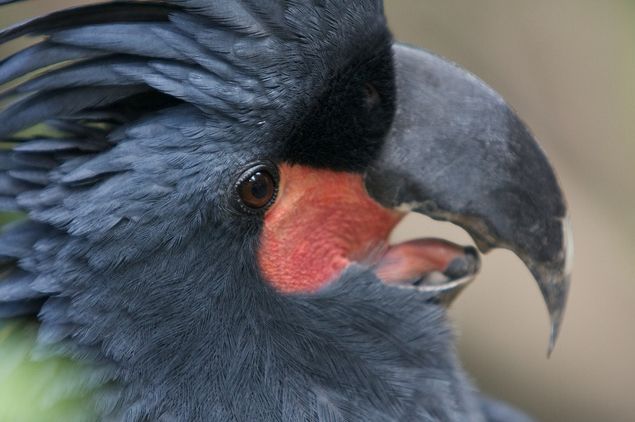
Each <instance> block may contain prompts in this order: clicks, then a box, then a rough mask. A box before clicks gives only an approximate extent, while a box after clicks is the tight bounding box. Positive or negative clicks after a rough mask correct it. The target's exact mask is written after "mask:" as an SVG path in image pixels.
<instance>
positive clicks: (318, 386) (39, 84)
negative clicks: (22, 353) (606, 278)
mask: <svg viewBox="0 0 635 422" xmlns="http://www.w3.org/2000/svg"><path fill="white" fill-rule="evenodd" d="M2 3H12V2H11V1H0V4H2ZM22 36H44V39H43V40H40V41H39V42H38V43H36V44H34V45H33V46H31V47H28V48H26V49H23V50H20V51H19V52H17V53H15V54H14V55H13V56H10V57H8V58H6V59H4V60H3V61H2V62H0V84H7V85H6V87H5V89H4V91H2V92H1V93H0V95H1V96H2V98H3V99H5V100H7V105H6V106H4V107H3V108H2V109H0V137H2V139H3V140H4V141H5V142H9V143H10V145H11V147H12V148H11V149H10V150H3V151H1V153H2V155H1V157H0V158H1V160H0V164H1V165H2V173H1V179H0V190H1V192H0V204H2V207H3V209H5V210H15V211H20V212H25V213H27V218H26V219H24V220H22V221H20V222H18V223H16V224H14V225H12V226H11V227H10V228H8V229H7V230H5V232H4V234H3V235H2V237H1V241H0V243H1V244H0V247H1V248H0V249H1V251H0V252H1V253H0V255H2V258H3V260H2V264H3V266H4V268H5V271H4V273H5V281H4V282H2V283H3V284H0V309H2V310H3V311H0V312H2V313H3V315H4V316H5V317H15V316H23V315H37V318H38V320H39V322H40V329H39V330H40V336H39V339H38V341H39V343H40V344H42V345H44V346H46V347H47V348H48V350H54V353H55V354H62V355H65V356H70V357H72V358H73V359H75V360H78V361H81V362H86V364H87V365H88V364H90V365H91V367H94V368H96V369H94V371H93V372H91V374H93V375H92V377H91V378H90V379H91V380H92V384H90V383H89V384H90V385H92V386H96V385H97V386H100V388H102V389H105V390H107V391H108V393H109V394H106V393H103V394H101V395H100V397H101V399H100V406H101V407H100V409H101V410H102V411H103V412H104V413H114V412H122V413H121V414H123V415H125V417H126V418H129V419H130V420H137V419H135V418H138V419H139V420H144V419H143V418H144V417H145V418H150V419H157V418H159V417H164V418H166V419H165V420H171V419H170V418H175V419H178V420H185V419H187V420H191V419H197V418H202V419H205V415H207V416H209V415H214V417H213V418H212V419H213V420H233V419H232V418H237V419H239V420H278V419H279V418H282V419H284V420H322V419H320V418H323V419H325V420H327V419H328V417H329V416H328V415H338V417H341V418H344V420H351V418H352V419H353V420H357V419H356V418H360V419H359V420H392V419H398V416H396V415H402V416H403V415H405V414H409V413H408V412H413V413H412V415H423V414H424V413H425V412H428V413H426V414H429V415H434V414H437V415H446V416H448V417H449V418H450V419H461V415H464V414H466V412H468V410H469V409H471V408H472V407H473V406H474V405H473V403H472V401H471V400H472V399H471V398H470V397H471V396H470V389H469V388H468V387H465V385H468V383H467V381H465V379H464V376H463V374H462V372H461V371H460V369H458V368H457V364H456V358H455V356H454V353H453V348H452V345H451V334H450V330H449V328H448V327H447V324H446V323H445V317H444V305H447V304H448V303H449V302H450V301H451V300H452V299H453V298H454V296H455V295H456V294H457V292H458V291H460V290H461V289H462V288H463V287H464V286H465V285H466V284H467V283H469V282H470V281H471V280H472V279H473V278H474V277H475V276H476V273H477V272H478V269H479V267H480V259H479V253H478V252H477V249H476V248H474V247H471V246H467V247H464V246H459V245H455V244H453V243H450V242H448V241H445V240H441V239H418V240H413V241H409V242H405V243H402V244H395V245H391V244H390V242H389V241H388V239H389V237H390V235H391V233H392V231H393V230H394V228H395V227H396V226H397V225H398V224H399V222H400V221H401V220H402V219H403V218H404V216H406V215H407V214H408V213H410V212H415V213H421V214H425V215H428V216H430V217H432V218H434V219H438V220H444V221H450V222H452V223H454V224H457V225H459V226H460V227H462V228H464V229H465V230H466V231H467V232H468V233H469V234H470V235H471V236H472V237H473V239H474V240H475V244H476V246H477V247H478V249H480V251H481V252H487V251H489V250H490V249H493V248H506V249H509V250H511V251H513V252H514V253H515V254H516V255H518V256H519V257H520V258H521V259H522V260H523V262H524V263H525V264H526V265H527V266H528V268H529V269H530V270H531V272H532V274H533V275H534V277H535V279H536V281H537V283H538V286H539V287H540V290H541V292H542V295H543V297H544V299H545V301H546V304H547V307H548V310H549V312H550V315H551V318H552V336H551V345H553V342H554V341H555V338H556V336H557V332H558V328H559V325H560V321H561V318H562V312H563V309H564V305H565V300H566V296H567V290H568V285H569V272H570V268H569V267H570V262H571V245H570V243H569V242H570V229H569V226H568V223H567V221H568V220H567V213H566V206H565V202H564V199H563V195H562V193H561V190H560V188H559V186H558V183H557V181H556V177H555V175H554V172H553V170H552V168H551V166H550V165H549V163H548V161H547V159H546V157H545V155H544V153H543V152H542V150H541V149H540V147H539V146H538V144H537V143H536V141H535V140H534V138H533V137H532V135H531V134H530V133H529V131H528V129H527V128H526V127H525V125H524V124H523V123H522V122H521V121H520V120H519V118H518V117H517V116H516V115H515V113H514V112H513V111H512V110H511V109H510V107H509V106H508V105H507V104H506V103H505V102H504V101H503V100H502V99H501V98H500V96H499V95H498V94H496V93H495V92H494V91H492V90H491V89H490V88H489V87H487V86H486V85H485V84H484V83H482V82H481V81H480V80H478V79H477V78H476V77H474V76H473V75H471V74H469V73H468V72H466V71H464V70H462V69H461V68H459V67H458V66H456V65H455V64H453V63H450V62H448V61H446V60H444V59H442V58H440V57H438V56H435V55H433V54H431V53H429V52H426V51H423V50H419V49H416V48H414V47H410V46H406V45H403V44H400V43H397V42H395V41H394V40H393V38H392V36H391V34H390V32H389V30H388V28H387V25H386V19H385V16H384V12H383V3H382V2H381V1H379V0H359V1H347V2H341V1H330V0H293V1H277V0H258V1H255V0H253V1H252V0H241V1H234V0H232V1H215V0H170V1H153V2H147V1H123V2H111V3H103V4H96V5H90V6H82V7H78V8H74V9H68V10H64V11H60V12H55V13H52V14H50V15H47V16H44V17H40V18H36V19H33V20H30V21H28V22H26V23H23V24H20V25H17V26H14V27H11V28H8V29H6V30H4V31H3V32H0V43H6V42H9V41H11V40H13V39H16V38H18V37H22ZM26 75H28V76H29V77H28V78H25V79H23V77H24V76H26ZM17 82H19V83H17ZM26 129H29V130H28V131H26V132H25V130H26ZM94 374H99V376H96V375H94ZM112 384H117V385H120V386H123V387H120V388H116V389H115V388H113V389H112V390H113V391H116V392H112V391H111V390H110V388H107V387H110V386H111V385H112ZM83 385H86V384H83ZM462 386H463V387H462ZM426 389H432V390H434V391H435V392H436V393H435V394H437V395H439V396H444V397H452V400H449V401H448V400H445V401H444V400H437V399H435V398H434V397H436V396H434V395H426V394H424V393H423V392H425V391H427V390H426ZM237 398H239V399H237ZM471 403H472V404H471ZM431 409H432V410H431ZM316 415H317V416H316ZM320 415H321V416H320ZM353 415H354V417H353ZM283 416H284V417H283ZM214 418H216V419H214ZM277 418H278V419H277ZM306 418H308V419H306ZM311 418H313V419H311ZM347 418H349V419H347ZM407 419H408V418H406V420H407ZM441 419H444V417H441ZM328 420H331V419H328ZM335 420H339V419H337V418H336V419H335ZM401 420H404V419H401ZM447 420H449V419H447Z"/></svg>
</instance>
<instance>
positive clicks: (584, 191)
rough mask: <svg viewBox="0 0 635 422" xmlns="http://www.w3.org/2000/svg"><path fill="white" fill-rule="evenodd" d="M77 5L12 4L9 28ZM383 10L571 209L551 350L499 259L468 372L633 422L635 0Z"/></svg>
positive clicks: (448, 3) (517, 282)
mask: <svg viewBox="0 0 635 422" xmlns="http://www.w3.org/2000/svg"><path fill="white" fill-rule="evenodd" d="M81 3H87V1H77V0H76V1H62V0H35V1H31V2H27V3H25V4H21V5H14V6H9V7H5V8H3V9H2V13H1V14H0V26H6V25H8V24H9V23H12V22H16V21H17V20H20V19H24V18H26V17H29V16H33V15H34V14H40V13H44V12H47V11H49V10H53V9H57V8H60V7H63V6H68V5H72V4H81ZM386 9H387V14H388V18H389V21H390V24H391V27H392V29H393V31H394V33H395V35H396V37H397V38H398V39H399V40H401V41H406V42H408V43H411V44H415V45H418V46H422V47H425V48H427V49H430V50H432V51H434V52H436V53H438V54H440V55H442V56H445V57H447V58H449V59H451V60H453V61H455V62H457V63H459V64H461V65H462V66H464V67H466V68H468V69H470V70H471V71H472V72H474V73H475V74H477V75H478V76H479V77H480V78H482V79H483V80H485V81H486V82H487V83H488V84H490V85H491V86H492V87H494V88H495V89H496V90H497V91H499V92H500V93H501V94H503V96H504V97H505V98H506V99H507V100H508V102H509V103H510V104H511V105H512V106H513V107H514V108H515V109H516V110H517V111H518V112H519V114H520V115H521V116H522V117H523V118H524V120H525V121H526V122H527V123H528V125H529V126H530V127H531V128H532V129H533V132H534V134H535V135H537V137H538V138H539V139H540V140H541V142H542V145H543V147H544V149H545V150H546V152H547V154H548V156H549V157H550V158H551V160H552V162H553V163H554V165H555V167H556V169H557V171H558V175H559V178H560V181H561V183H562V185H563V188H564V191H565V193H566V194H567V197H568V201H569V207H570V212H571V217H572V220H573V226H574V234H575V248H576V263H575V267H574V276H573V285H572V291H571V295H570V298H569V305H568V310H567V315H566V318H565V322H564V326H563V330H562V334H561V336H560V340H559V342H558V345H557V348H556V350H555V352H554V353H553V355H552V357H551V358H550V359H547V357H546V350H547V338H548V332H549V329H548V327H549V322H548V318H547V313H546V310H545V309H544V305H543V303H542V299H541V297H540V294H539V292H538V289H537V287H536V286H535V285H534V283H533V280H532V278H531V276H530V274H529V272H528V271H527V270H526V269H525V268H524V266H523V265H522V263H521V262H520V260H519V259H518V258H516V257H515V256H514V255H513V254H511V253H508V252H505V251H494V252H492V253H490V254H489V255H487V256H486V257H485V258H484V267H483V271H482V274H481V276H480V278H479V279H477V281H476V282H475V283H474V284H473V285H472V286H471V287H470V288H469V289H468V290H467V291H466V292H465V293H463V294H462V296H461V298H460V299H459V300H458V301H457V302H456V303H455V305H454V308H453V310H452V314H453V315H452V316H453V320H454V323H455V326H456V328H457V331H458V333H459V349H460V353H461V356H462V359H463V362H464V364H465V366H466V369H467V371H468V372H469V374H470V375H471V376H472V378H473V379H474V381H475V382H476V384H477V385H478V386H479V387H480V388H481V389H482V390H483V391H485V392H487V393H489V394H492V395H494V396H496V397H499V398H502V399H505V400H507V401H509V402H511V403H513V404H514V405H516V406H519V407H521V408H523V409H525V410H527V411H528V412H529V413H531V414H532V415H533V416H535V417H536V418H538V419H539V420H542V421H633V420H635V282H634V281H633V279H634V278H635V259H634V257H633V255H634V254H635V1H632V0H603V1H596V0H532V1H531V2H529V1H526V0H479V1H471V0H444V1H439V0H386ZM13 47H16V46H15V45H13ZM7 53H8V51H7V50H6V49H5V50H2V47H0V56H5V55H6V54H7ZM430 235H435V236H441V237H448V238H450V239H451V240H454V241H456V242H459V243H470V240H469V238H468V236H467V235H466V234H465V233H464V232H462V231H461V230H460V229H458V228H455V227H452V226H450V225H447V224H443V223H436V222H431V221H430V220H428V219H426V218H424V217H417V218H411V219H409V220H408V221H407V222H406V223H405V224H404V225H403V226H402V227H401V230H400V232H399V233H398V234H396V237H397V238H399V239H405V238H408V237H412V238H415V237H421V236H430ZM0 359H1V357H0Z"/></svg>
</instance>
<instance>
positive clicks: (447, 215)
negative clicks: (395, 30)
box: [366, 44, 572, 352]
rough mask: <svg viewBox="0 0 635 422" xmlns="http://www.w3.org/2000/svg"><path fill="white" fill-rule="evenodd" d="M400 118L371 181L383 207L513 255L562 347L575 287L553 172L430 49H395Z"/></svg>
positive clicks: (481, 87) (518, 127)
mask: <svg viewBox="0 0 635 422" xmlns="http://www.w3.org/2000/svg"><path fill="white" fill-rule="evenodd" d="M393 52H394V56H395V71H396V82H397V112H396V115H395V120H394V123H393V127H392V130H391V133H390V134H389V137H388V139H387V142H386V144H385V146H384V149H383V151H382V153H381V156H380V157H379V159H378V160H377V161H376V162H375V163H374V164H373V165H372V166H371V169H370V170H369V172H368V173H367V176H366V185H367V189H368V191H369V193H370V194H371V196H373V197H374V198H375V199H376V200H377V201H378V202H380V203H381V204H383V205H384V206H388V207H393V208H400V209H402V210H403V209H407V210H410V211H415V212H419V213H423V214H426V215H428V216H430V217H432V218H434V219H437V220H444V221H450V222H452V223H454V224H457V225H459V226H461V227H463V228H464V229H465V230H467V231H468V233H470V235H471V236H472V237H473V238H474V240H475V243H476V245H477V246H478V247H479V249H480V250H481V251H482V252H487V251H489V250H490V249H493V248H506V249H509V250H511V251H513V252H514V253H515V254H516V255H518V256H519V257H520V258H521V259H522V260H523V262H524V263H525V264H526V265H527V267H528V268H529V269H530V271H531V272H532V274H533V276H534V278H535V279H536V282H537V283H538V285H539V287H540V290H541V292H542V295H543V298H544V300H545V302H546V304H547V308H548V310H549V313H550V316H551V322H552V330H551V338H550V346H549V352H551V350H552V349H553V346H554V344H555V341H556V338H557V335H558V332H559V327H560V324H561V321H562V315H563V312H564V308H565V303H566V297H567V293H568V289H569V280H570V265H571V256H572V244H571V229H570V227H569V224H568V219H567V218H566V215H567V211H566V205H565V200H564V196H563V194H562V191H561V190H560V187H559V185H558V182H557V179H556V176H555V173H554V171H553V169H552V167H551V165H550V164H549V162H548V160H547V158H546V156H545V154H544V153H543V151H542V149H541V148H540V146H539V145H538V143H537V142H536V141H535V139H534V138H533V136H532V135H531V133H530V132H529V130H528V129H527V127H526V126H525V125H524V124H523V122H522V121H521V120H520V119H519V118H518V117H517V116H516V114H515V113H514V111H513V110H512V109H511V108H510V107H509V106H508V105H507V104H506V103H505V101H504V100H503V99H502V98H501V97H500V95H498V94H497V93H496V92H495V91H493V90H492V89H491V88H489V87H488V86H487V85H485V83H483V82H482V81H480V80H479V79H478V78H476V77H475V76H473V75H472V74H470V73H469V72H467V71H465V70H463V69H461V68H460V67H458V66H457V65H455V64H453V63H451V62H448V61H446V60H444V59H442V58H440V57H438V56H435V55H433V54H430V53H428V52H426V51H423V50H419V49H416V48H413V47H409V46H405V45H403V44H395V45H394V47H393Z"/></svg>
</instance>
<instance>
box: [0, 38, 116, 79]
mask: <svg viewBox="0 0 635 422" xmlns="http://www.w3.org/2000/svg"><path fill="white" fill-rule="evenodd" d="M105 54H107V53H106V52H103V51H99V50H93V49H89V48H80V47H73V46H69V45H59V44H55V43H52V42H50V41H44V42H41V43H39V44H35V45H33V46H31V47H28V48H25V49H24V50H21V51H19V52H17V53H15V54H14V55H13V56H10V57H8V58H6V59H4V60H3V61H2V62H0V85H2V84H4V83H6V82H9V81H11V80H13V79H16V78H19V77H21V76H24V75H26V74H28V73H30V72H33V71H36V70H38V69H42V68H45V67H47V66H51V65H54V64H59V63H64V62H69V61H74V60H78V59H90V58H92V57H97V56H102V55H105Z"/></svg>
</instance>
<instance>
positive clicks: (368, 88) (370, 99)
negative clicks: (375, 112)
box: [363, 82, 381, 110]
mask: <svg viewBox="0 0 635 422" xmlns="http://www.w3.org/2000/svg"><path fill="white" fill-rule="evenodd" d="M363 91H364V101H365V105H366V108H367V109H369V110H372V109H373V108H375V107H377V106H378V105H379V103H381V95H379V91H378V90H377V87H375V85H373V84H372V83H370V82H366V83H365V84H364V88H363Z"/></svg>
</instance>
